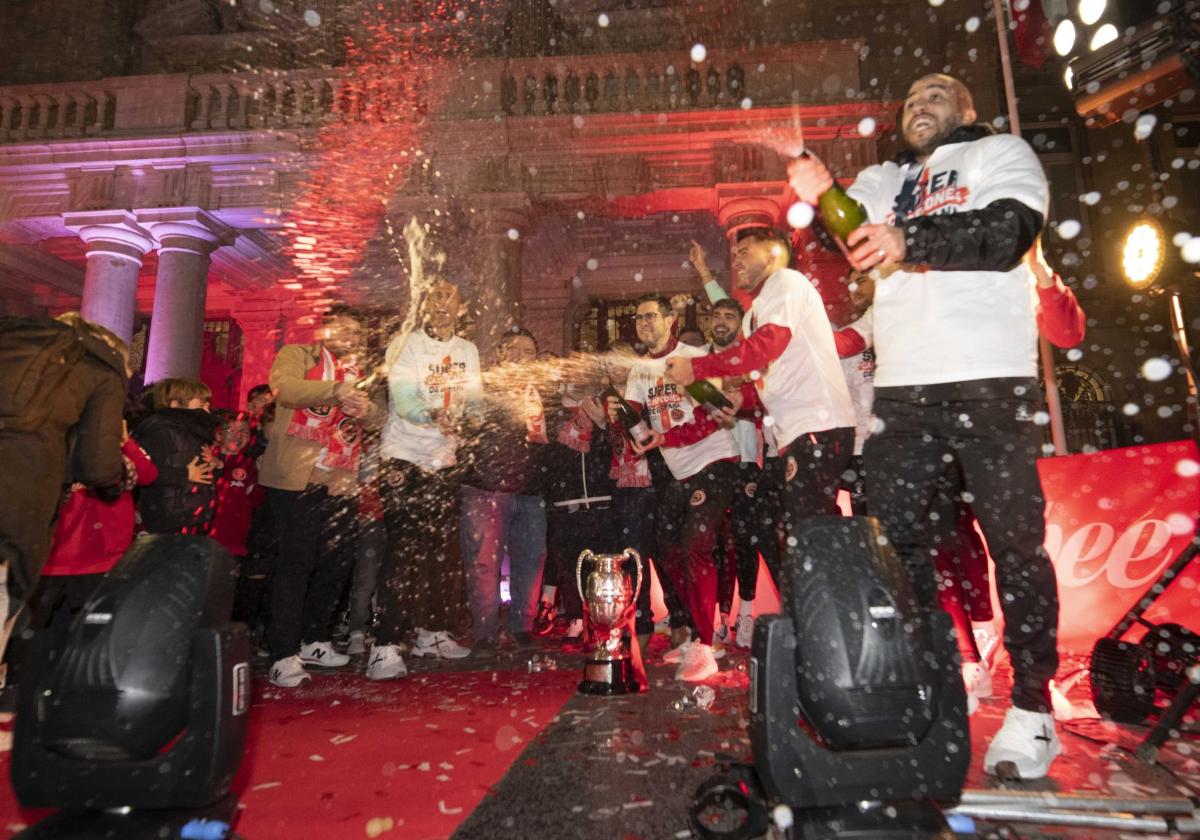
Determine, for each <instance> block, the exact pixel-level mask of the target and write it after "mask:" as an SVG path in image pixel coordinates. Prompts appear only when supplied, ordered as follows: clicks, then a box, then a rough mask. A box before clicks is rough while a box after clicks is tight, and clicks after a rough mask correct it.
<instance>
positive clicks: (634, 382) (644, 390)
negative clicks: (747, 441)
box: [625, 344, 738, 480]
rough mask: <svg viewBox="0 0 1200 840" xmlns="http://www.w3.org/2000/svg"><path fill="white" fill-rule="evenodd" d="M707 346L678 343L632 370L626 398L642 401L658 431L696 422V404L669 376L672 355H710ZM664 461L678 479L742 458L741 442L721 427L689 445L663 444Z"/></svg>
mask: <svg viewBox="0 0 1200 840" xmlns="http://www.w3.org/2000/svg"><path fill="white" fill-rule="evenodd" d="M706 355H708V351H707V350H706V349H704V348H703V347H692V346H691V345H689V344H676V345H675V346H674V347H672V348H671V349H670V350H669V351H668V352H667V354H666V355H664V356H663V357H662V358H659V359H651V358H645V357H644V358H641V359H638V360H637V361H636V362H635V363H634V365H633V367H632V368H631V369H630V371H629V380H628V382H626V383H625V399H627V400H629V401H631V402H636V403H639V404H640V405H642V406H643V408H644V409H645V416H646V419H648V420H649V421H650V424H651V426H653V428H654V429H655V431H658V432H662V433H663V434H666V433H667V432H668V431H670V430H671V429H674V428H676V427H677V426H682V425H684V424H686V423H690V422H691V421H692V417H693V415H694V412H695V409H696V404H695V403H693V402H692V399H691V397H689V396H688V395H687V392H686V391H684V390H683V388H681V387H680V386H678V385H676V384H675V383H674V382H672V381H671V380H670V379H668V378H667V357H668V356H693V357H694V356H706ZM662 456H663V460H664V461H666V463H667V468H668V469H670V470H671V475H673V476H675V478H676V479H678V480H683V479H685V478H690V477H691V476H693V475H695V474H696V473H698V472H700V471H701V470H702V469H704V468H705V467H707V466H708V465H709V464H711V463H713V462H714V461H722V460H725V459H726V458H737V457H738V445H737V441H736V440H734V438H733V434H732V433H731V432H730V431H729V430H728V429H721V428H718V429H716V431H714V432H712V434H710V435H708V436H707V437H705V438H703V439H702V440H698V441H696V442H695V443H691V444H688V445H687V446H664V447H662Z"/></svg>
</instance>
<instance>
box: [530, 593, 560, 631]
mask: <svg viewBox="0 0 1200 840" xmlns="http://www.w3.org/2000/svg"><path fill="white" fill-rule="evenodd" d="M557 616H558V610H557V609H555V607H554V604H552V603H550V602H549V601H542V602H540V603H539V604H538V611H537V615H536V616H535V617H534V619H533V630H532V633H533V635H535V636H545V635H548V634H549V633H550V631H551V630H553V629H554V619H555V618H556V617H557Z"/></svg>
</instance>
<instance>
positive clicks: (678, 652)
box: [663, 641, 692, 665]
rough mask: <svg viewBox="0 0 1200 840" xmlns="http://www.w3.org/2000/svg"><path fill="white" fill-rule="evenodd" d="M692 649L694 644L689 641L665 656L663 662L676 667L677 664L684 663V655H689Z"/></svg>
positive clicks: (672, 649)
mask: <svg viewBox="0 0 1200 840" xmlns="http://www.w3.org/2000/svg"><path fill="white" fill-rule="evenodd" d="M691 647H692V643H691V642H690V641H688V642H684V643H683V644H681V645H679V646H678V647H673V648H671V649H670V650H669V651H667V652H666V653H664V654H663V662H666V663H667V664H668V665H674V664H675V663H676V662H682V661H683V655H684V654H685V653H687V652H688V650H690V649H691Z"/></svg>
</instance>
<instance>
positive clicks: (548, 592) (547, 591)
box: [542, 586, 558, 604]
mask: <svg viewBox="0 0 1200 840" xmlns="http://www.w3.org/2000/svg"><path fill="white" fill-rule="evenodd" d="M557 594H558V587H557V586H543V587H542V600H543V601H545V602H546V603H547V604H553V603H554V596H555V595H557Z"/></svg>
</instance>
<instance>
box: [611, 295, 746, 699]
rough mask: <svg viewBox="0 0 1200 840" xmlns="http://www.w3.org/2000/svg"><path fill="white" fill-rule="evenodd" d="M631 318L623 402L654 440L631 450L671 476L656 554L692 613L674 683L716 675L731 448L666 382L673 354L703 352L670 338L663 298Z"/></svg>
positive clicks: (653, 298)
mask: <svg viewBox="0 0 1200 840" xmlns="http://www.w3.org/2000/svg"><path fill="white" fill-rule="evenodd" d="M635 317H636V323H637V331H638V340H639V341H640V342H641V343H642V344H643V345H644V346H645V348H646V355H645V356H644V357H643V358H641V359H639V360H638V361H637V362H636V363H635V364H634V365H633V368H632V369H631V370H630V372H629V380H628V382H627V383H626V385H625V399H627V400H628V401H629V402H631V403H634V404H635V406H637V407H638V410H639V411H641V413H642V415H643V416H644V417H645V418H646V419H647V421H648V422H649V424H650V427H651V429H652V430H653V439H652V440H651V441H650V442H649V443H648V444H647V445H645V446H640V445H638V444H637V443H636V442H635V443H634V444H633V447H634V449H635V450H636V451H638V452H646V451H648V450H650V449H654V448H656V447H657V448H661V451H662V456H663V460H664V461H665V462H666V464H667V468H668V469H670V471H671V475H672V476H674V478H675V480H674V481H673V482H671V483H670V484H668V485H667V486H666V488H665V490H664V492H663V496H662V499H661V500H660V502H659V508H658V517H659V521H658V546H659V550H658V556H659V557H661V558H662V560H663V565H664V567H665V568H666V570H667V573H668V574H669V575H670V577H671V579H672V581H673V582H674V584H675V588H676V591H677V592H679V593H680V594H681V595H682V596H683V599H684V602H685V603H686V604H687V607H688V610H689V611H690V612H691V614H692V622H693V624H694V625H695V628H696V635H697V638H696V641H694V642H692V643H691V644H689V645H688V646H687V650H681V651H680V654H681V658H680V663H679V668H678V669H677V670H676V672H675V678H676V679H680V680H684V681H687V682H700V681H702V680H705V679H708V678H709V677H711V676H712V675H713V674H715V673H716V672H717V661H716V655H715V653H714V651H713V649H712V642H713V631H714V626H713V618H714V615H715V612H716V607H717V572H716V564H715V563H714V562H713V543H714V541H715V539H716V534H717V529H718V528H719V527H720V525H721V519H722V518H723V517H724V516H725V511H726V509H727V508H728V506H729V494H730V491H731V490H732V488H733V482H734V478H735V474H736V466H735V463H734V462H735V461H736V460H737V458H738V449H737V443H736V441H735V440H734V438H733V435H732V434H731V433H730V432H729V430H728V429H725V428H722V427H721V425H720V424H719V423H718V421H717V419H716V417H715V416H714V415H715V414H716V411H715V410H712V411H710V410H709V409H705V408H700V407H698V406H697V405H696V404H695V403H693V402H692V401H691V400H690V399H689V398H688V396H687V394H686V393H685V392H684V390H683V388H681V387H679V386H678V385H676V384H675V383H674V382H672V381H670V379H668V378H667V377H666V369H665V366H664V364H663V360H664V359H665V358H666V357H667V356H669V355H671V354H676V353H678V354H685V356H684V357H685V358H692V357H693V356H703V355H705V352H706V351H705V350H703V349H702V348H698V347H690V346H689V345H686V344H680V343H679V341H678V340H677V339H676V338H675V334H674V330H675V325H676V316H675V313H674V311H673V310H672V308H671V303H670V301H668V300H667V299H666V298H664V297H661V296H658V295H647V296H645V297H643V298H641V299H640V300H639V301H638V307H637V314H636V316H635ZM614 405H615V401H610V405H609V406H608V410H609V419H610V420H611V421H613V422H615V421H616V416H615V408H614ZM643 406H644V409H643Z"/></svg>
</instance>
